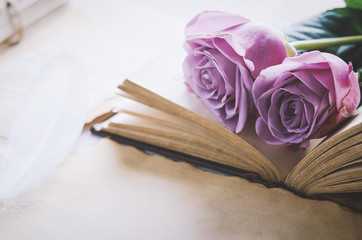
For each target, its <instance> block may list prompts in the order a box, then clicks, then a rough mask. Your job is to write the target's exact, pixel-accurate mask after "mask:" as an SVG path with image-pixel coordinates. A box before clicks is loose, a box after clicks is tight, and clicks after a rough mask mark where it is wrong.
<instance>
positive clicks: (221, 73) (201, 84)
mask: <svg viewBox="0 0 362 240" xmlns="http://www.w3.org/2000/svg"><path fill="white" fill-rule="evenodd" d="M285 45H286V38H285V36H284V35H283V34H282V33H281V32H279V31H275V30H273V29H270V28H267V27H265V26H262V25H258V24H256V23H253V22H251V21H250V20H248V19H246V18H244V17H241V16H238V15H234V14H229V13H223V12H210V11H207V12H203V13H201V14H199V15H197V16H196V17H195V18H194V19H192V20H191V21H190V22H189V23H188V25H187V27H186V41H185V45H184V47H185V50H186V52H187V57H186V59H185V61H184V64H183V71H184V75H185V78H186V81H185V82H186V85H187V86H188V87H189V89H190V90H191V91H193V92H194V93H195V94H196V95H197V96H198V98H199V99H200V100H201V101H202V102H203V103H204V104H205V105H206V106H207V107H208V108H209V109H210V110H211V111H212V112H213V113H214V114H215V115H216V116H217V117H218V119H220V120H221V121H222V122H223V123H224V124H225V125H226V127H227V128H228V129H230V130H231V131H233V132H240V131H241V130H242V129H243V127H244V124H245V121H246V119H247V116H248V114H249V113H250V112H251V110H253V108H254V102H253V98H252V94H251V88H252V85H253V81H254V79H255V78H256V77H257V76H258V75H259V73H260V71H261V70H262V69H264V68H267V67H269V66H272V65H276V64H279V63H281V62H282V61H283V60H284V58H285V57H287V49H286V46H285Z"/></svg>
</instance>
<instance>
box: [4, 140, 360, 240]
mask: <svg viewBox="0 0 362 240" xmlns="http://www.w3.org/2000/svg"><path fill="white" fill-rule="evenodd" d="M26 198H33V200H32V203H31V204H28V205H26V206H23V207H22V206H18V207H19V209H9V210H7V211H4V212H3V213H1V215H0V235H1V236H2V237H1V238H2V239H358V238H360V237H361V236H362V228H361V226H362V214H361V213H357V212H354V211H352V210H350V209H348V208H345V207H341V206H339V205H337V204H336V203H333V202H329V201H318V200H310V199H303V198H300V197H298V196H296V195H294V194H293V193H291V192H288V191H286V190H283V189H268V188H266V187H264V186H262V185H259V184H256V183H250V182H248V181H246V180H244V179H240V178H238V177H228V176H223V175H219V174H215V173H210V172H206V171H203V170H199V169H197V168H195V167H193V166H191V165H189V164H187V163H183V162H174V161H172V160H169V159H166V158H164V157H161V156H158V155H148V154H145V153H143V152H141V151H139V150H137V149H135V148H133V147H130V146H124V145H120V144H118V143H115V142H113V141H111V140H108V139H102V140H100V142H99V143H97V144H96V145H95V146H92V147H89V148H88V149H85V150H82V151H81V152H79V153H77V154H76V155H74V156H73V157H71V158H70V159H68V160H67V161H66V162H65V163H64V164H63V165H62V166H60V168H59V169H58V171H57V172H56V173H55V174H54V175H53V176H51V177H50V178H48V183H47V184H46V185H44V186H42V187H41V188H38V189H37V190H36V191H35V192H34V191H32V192H31V193H29V194H28V196H23V198H22V199H26Z"/></svg>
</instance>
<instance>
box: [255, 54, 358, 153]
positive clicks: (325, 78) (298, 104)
mask: <svg viewBox="0 0 362 240" xmlns="http://www.w3.org/2000/svg"><path fill="white" fill-rule="evenodd" d="M253 97H254V101H255V106H256V108H257V110H258V112H259V114H260V117H259V118H258V119H257V121H256V132H257V134H258V135H259V136H260V137H261V138H262V139H264V140H265V141H266V142H267V143H269V144H274V145H284V144H299V143H300V147H301V148H306V147H307V146H308V145H309V139H311V138H318V137H322V136H324V135H325V134H326V133H328V132H329V131H330V130H332V129H333V128H334V127H335V126H336V125H337V124H338V123H339V122H340V121H341V120H342V119H343V118H346V117H348V116H350V115H351V114H352V113H353V112H354V111H355V109H356V108H357V106H358V103H359V101H360V91H359V86H358V80H357V77H356V75H355V73H354V72H353V70H352V64H351V63H350V64H349V65H347V64H346V63H345V62H344V61H343V60H341V59H340V58H339V57H337V56H335V55H332V54H329V53H321V52H319V51H313V52H306V53H303V54H301V55H298V56H296V57H291V58H286V59H285V60H284V61H283V63H282V64H279V65H276V66H272V67H269V68H267V69H265V70H263V71H262V72H261V73H260V75H259V77H258V78H257V79H256V80H255V82H254V85H253Z"/></svg>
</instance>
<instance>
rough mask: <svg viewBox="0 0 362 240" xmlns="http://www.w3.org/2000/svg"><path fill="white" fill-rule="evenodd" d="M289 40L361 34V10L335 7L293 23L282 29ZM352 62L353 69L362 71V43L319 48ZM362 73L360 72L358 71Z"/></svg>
mask: <svg viewBox="0 0 362 240" xmlns="http://www.w3.org/2000/svg"><path fill="white" fill-rule="evenodd" d="M283 32H284V33H285V34H286V35H287V36H288V39H289V41H290V42H293V41H300V40H311V39H320V38H331V37H343V36H354V35H361V34H362V10H356V9H351V8H348V7H347V8H337V9H333V10H329V11H326V12H324V13H322V14H321V15H318V16H313V17H311V18H308V19H305V20H304V21H301V22H297V23H294V24H292V25H290V26H289V27H287V28H285V29H283ZM320 50H321V51H325V52H330V53H333V54H335V55H337V56H339V57H340V58H342V59H343V60H344V61H346V62H352V64H353V67H354V71H358V72H359V71H362V57H361V56H362V45H361V44H358V45H344V46H341V47H336V48H328V49H320ZM360 74H362V72H360Z"/></svg>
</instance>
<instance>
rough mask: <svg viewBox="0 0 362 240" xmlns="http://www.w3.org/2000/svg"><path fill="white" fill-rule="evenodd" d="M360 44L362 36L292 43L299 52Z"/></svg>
mask: <svg viewBox="0 0 362 240" xmlns="http://www.w3.org/2000/svg"><path fill="white" fill-rule="evenodd" d="M358 43H362V35H358V36H348V37H336V38H321V39H313V40H303V41H295V42H291V43H290V44H291V45H292V46H293V47H294V48H295V49H297V50H315V49H323V48H328V47H338V46H341V45H347V44H358Z"/></svg>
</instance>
